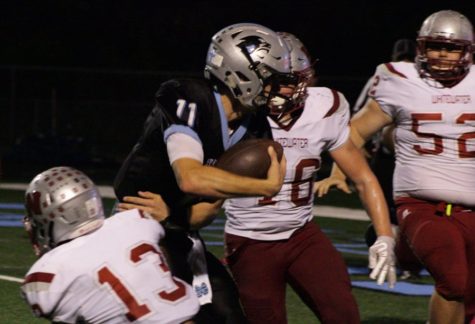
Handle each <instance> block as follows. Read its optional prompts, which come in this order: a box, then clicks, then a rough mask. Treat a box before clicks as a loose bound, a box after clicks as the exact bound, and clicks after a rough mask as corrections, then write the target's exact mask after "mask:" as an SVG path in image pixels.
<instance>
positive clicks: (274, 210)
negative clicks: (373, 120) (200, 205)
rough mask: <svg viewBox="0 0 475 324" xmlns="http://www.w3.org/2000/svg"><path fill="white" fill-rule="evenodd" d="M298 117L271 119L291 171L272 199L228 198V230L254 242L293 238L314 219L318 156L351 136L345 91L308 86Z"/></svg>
mask: <svg viewBox="0 0 475 324" xmlns="http://www.w3.org/2000/svg"><path fill="white" fill-rule="evenodd" d="M307 91H308V97H307V99H306V101H305V106H304V109H303V112H302V114H301V115H300V117H299V118H298V119H297V120H296V121H295V122H294V123H293V124H290V125H289V126H288V127H283V126H281V125H278V124H277V123H276V122H274V121H273V120H272V119H271V118H268V120H269V123H270V125H271V129H272V136H273V138H274V140H275V141H277V142H279V143H280V144H281V145H282V147H283V148H284V154H285V157H286V159H287V170H286V173H285V178H284V184H283V185H282V188H281V190H280V192H279V193H278V194H277V195H275V196H274V197H249V198H233V199H228V200H226V202H225V204H224V207H225V212H226V216H227V221H226V226H225V231H226V233H229V234H234V235H239V236H243V237H248V238H252V239H256V240H264V241H273V240H282V239H287V238H289V237H290V236H291V235H292V233H293V232H294V231H296V230H297V229H299V228H301V227H302V226H303V225H305V224H306V223H307V222H308V221H310V220H311V219H312V218H313V215H312V207H313V182H314V176H315V172H316V171H318V169H319V168H320V163H321V158H320V155H321V154H322V152H324V151H331V150H334V149H336V148H338V147H340V146H341V145H342V144H344V143H345V142H346V141H347V140H348V137H349V127H348V121H349V106H348V102H347V101H346V99H345V98H344V96H343V95H342V94H341V93H338V92H337V91H334V90H331V89H329V88H320V87H319V88H308V89H307Z"/></svg>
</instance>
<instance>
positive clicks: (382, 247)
mask: <svg viewBox="0 0 475 324" xmlns="http://www.w3.org/2000/svg"><path fill="white" fill-rule="evenodd" d="M395 245H396V242H395V240H394V238H392V237H390V236H384V235H381V236H378V238H377V239H376V242H374V244H373V245H372V246H371V247H370V248H369V268H370V269H372V270H373V271H371V273H370V275H369V277H370V278H371V279H374V280H376V282H377V283H378V285H382V284H383V283H384V281H385V279H386V280H387V281H388V284H389V288H393V287H394V285H395V284H396V257H395V255H394V246H395Z"/></svg>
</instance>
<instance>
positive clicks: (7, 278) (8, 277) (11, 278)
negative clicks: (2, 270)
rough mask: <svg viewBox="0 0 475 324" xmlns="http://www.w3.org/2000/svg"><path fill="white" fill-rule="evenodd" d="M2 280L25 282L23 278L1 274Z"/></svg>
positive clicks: (0, 278)
mask: <svg viewBox="0 0 475 324" xmlns="http://www.w3.org/2000/svg"><path fill="white" fill-rule="evenodd" d="M0 280H6V281H13V282H20V283H21V282H23V279H21V278H17V277H10V276H4V275H0Z"/></svg>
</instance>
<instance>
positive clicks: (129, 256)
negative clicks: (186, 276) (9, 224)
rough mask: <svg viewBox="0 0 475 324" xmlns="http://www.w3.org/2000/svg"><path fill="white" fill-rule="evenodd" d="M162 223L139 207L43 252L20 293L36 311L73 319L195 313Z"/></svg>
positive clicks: (171, 318) (158, 318)
mask: <svg viewBox="0 0 475 324" xmlns="http://www.w3.org/2000/svg"><path fill="white" fill-rule="evenodd" d="M163 236H164V231H163V228H162V227H161V225H160V224H159V223H158V222H157V221H155V220H153V219H151V218H148V217H147V216H146V215H143V214H142V213H140V212H139V211H138V210H136V209H134V210H130V211H125V212H122V213H118V214H116V215H114V216H112V217H110V218H108V219H106V220H105V222H104V225H103V226H102V227H101V228H99V229H98V230H97V231H95V232H93V233H91V234H88V235H85V236H82V237H79V238H77V239H74V240H73V241H71V242H68V243H65V244H63V245H60V246H58V247H56V248H54V249H53V250H51V251H49V252H48V253H46V254H45V255H43V256H42V257H41V258H40V259H39V260H38V261H37V262H36V263H35V264H34V265H33V266H32V268H31V269H30V271H29V272H28V273H27V275H26V278H25V281H24V283H23V285H22V287H21V289H22V293H23V295H24V296H25V298H26V300H27V302H28V303H29V304H30V306H31V307H32V309H33V311H34V313H35V314H36V315H37V316H44V317H47V318H49V319H50V320H52V321H56V322H64V323H76V321H77V320H84V321H85V322H87V323H129V322H136V323H181V322H183V321H185V320H187V319H190V318H191V317H192V316H193V315H194V314H196V313H197V312H198V309H199V304H198V299H197V297H196V294H195V293H194V291H193V290H192V288H191V286H189V285H188V284H186V283H185V282H183V281H181V280H179V279H177V278H174V277H172V275H171V273H170V271H169V269H168V266H167V264H166V262H165V260H164V257H163V254H162V252H161V250H160V248H159V246H158V245H157V244H158V242H159V240H160V238H162V237H163Z"/></svg>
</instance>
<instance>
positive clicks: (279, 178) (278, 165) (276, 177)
mask: <svg viewBox="0 0 475 324" xmlns="http://www.w3.org/2000/svg"><path fill="white" fill-rule="evenodd" d="M267 153H269V157H270V166H269V169H268V170H267V181H270V182H271V184H272V187H273V191H274V193H273V195H275V194H277V193H278V192H279V191H280V188H281V187H282V184H283V183H284V177H285V170H286V167H287V160H286V159H285V154H282V159H281V160H280V162H279V159H278V158H277V153H276V152H275V150H274V148H273V147H272V146H269V147H268V148H267Z"/></svg>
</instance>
